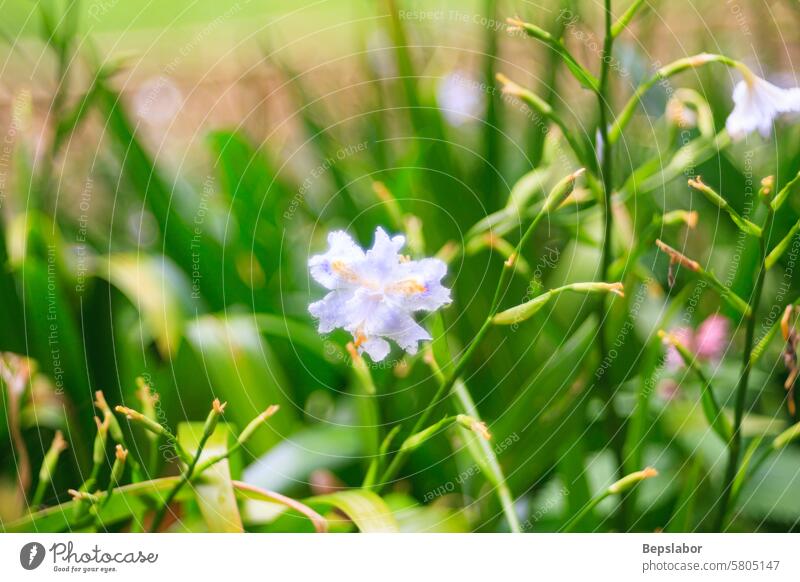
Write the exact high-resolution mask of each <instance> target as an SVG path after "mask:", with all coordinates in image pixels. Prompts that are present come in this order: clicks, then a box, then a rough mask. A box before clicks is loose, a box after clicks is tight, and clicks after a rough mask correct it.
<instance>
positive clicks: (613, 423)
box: [597, 0, 627, 530]
mask: <svg viewBox="0 0 800 582" xmlns="http://www.w3.org/2000/svg"><path fill="white" fill-rule="evenodd" d="M612 18H613V16H612V13H611V0H605V40H604V42H603V54H602V59H601V61H602V63H601V69H600V85H599V88H598V91H597V105H598V110H599V118H600V128H599V132H600V141H601V142H602V143H601V144H600V147H601V150H600V151H601V154H600V155H601V158H602V159H601V160H600V178H601V182H602V192H603V247H602V250H601V257H600V280H601V281H605V280H606V279H607V278H608V270H609V267H610V265H611V253H612V246H611V243H612V238H611V236H612V229H613V223H612V208H611V195H612V192H613V188H614V182H613V177H612V172H613V164H612V161H613V160H612V155H613V147H612V143H611V140H610V139H609V135H608V115H609V109H610V107H611V101H610V95H609V86H608V84H609V73H610V63H611V53H612V50H613V45H614V35H613V33H612V30H611V28H612ZM606 317H607V309H606V298H605V297H601V298H600V301H599V302H598V330H597V336H598V347H599V349H600V359H601V361H602V359H603V358H605V356H606V353H607V351H608V345H607V342H606V333H605V327H606V325H605V320H606ZM598 389H599V391H600V393H601V394H602V396H603V398H604V399H605V413H606V414H605V422H606V434H607V438H608V439H609V444H610V445H611V448H612V450H613V451H614V457H615V460H616V465H617V471H618V474H619V475H620V476H621V475H622V474H623V471H624V461H625V453H624V446H625V443H624V438H623V433H622V419H621V418H619V416H618V415H617V413H616V410H615V409H614V386H613V383H612V382H610V381H609V376H608V375H607V374H603V375H601V376H600V378H599V379H598ZM626 509H627V503H625V499H624V498H623V501H622V505H621V507H620V511H619V513H618V519H619V525H620V529H621V530H623V529H624V527H625V523H626V520H627V518H626V513H627V511H626Z"/></svg>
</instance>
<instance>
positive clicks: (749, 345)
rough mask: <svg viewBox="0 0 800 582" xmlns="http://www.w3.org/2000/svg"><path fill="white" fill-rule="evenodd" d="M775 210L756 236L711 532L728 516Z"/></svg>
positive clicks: (771, 211)
mask: <svg viewBox="0 0 800 582" xmlns="http://www.w3.org/2000/svg"><path fill="white" fill-rule="evenodd" d="M774 217H775V211H774V210H773V209H772V206H771V205H767V218H766V219H765V221H764V227H763V229H762V232H763V233H764V235H763V236H762V237H761V238H759V239H758V244H759V251H760V252H759V264H758V273H757V274H756V281H755V284H754V286H753V293H752V295H751V297H750V310H751V315H750V317H749V318H748V319H747V328H746V329H745V339H744V350H743V351H742V373H741V375H740V376H739V382H738V383H737V385H736V402H735V407H734V411H733V431H732V434H731V439H730V441H729V442H728V466H727V469H726V471H725V480H724V481H723V484H722V492H721V493H720V501H719V513H718V514H717V518H716V523H715V526H714V531H722V529H723V528H724V527H725V522H726V520H727V517H728V510H729V508H730V507H729V506H730V501H731V494H732V492H733V483H734V481H735V479H736V473H737V472H738V469H739V457H740V455H741V451H742V418H743V417H744V405H745V401H746V399H747V386H748V384H749V382H750V372H751V370H752V369H753V357H752V352H753V347H754V344H755V341H754V338H755V331H756V314H757V313H758V305H759V303H760V301H761V294H762V292H763V290H764V279H765V275H766V271H767V267H766V259H767V249H768V248H769V247H768V239H769V233H770V231H771V230H772V221H773V219H774Z"/></svg>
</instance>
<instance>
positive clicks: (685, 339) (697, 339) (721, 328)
mask: <svg viewBox="0 0 800 582" xmlns="http://www.w3.org/2000/svg"><path fill="white" fill-rule="evenodd" d="M672 335H673V336H674V337H675V338H676V339H677V340H678V341H679V342H680V343H681V344H682V345H684V346H685V347H686V349H688V350H689V351H690V352H692V353H694V354H695V355H696V356H697V358H698V359H700V360H706V361H711V362H716V361H719V360H720V359H722V355H723V354H724V353H725V349H726V348H727V347H728V342H729V341H730V324H729V322H728V320H727V319H726V318H725V317H723V316H722V315H716V314H715V315H712V316H710V317H707V318H706V319H705V321H703V323H701V324H700V326H699V327H698V328H697V330H692V329H691V328H690V327H679V328H677V329H675V330H673V331H672ZM666 365H667V368H669V369H670V370H677V369H679V368H682V367H683V358H681V356H680V354H679V353H678V350H676V349H675V347H674V346H671V345H670V346H669V347H668V348H667V362H666Z"/></svg>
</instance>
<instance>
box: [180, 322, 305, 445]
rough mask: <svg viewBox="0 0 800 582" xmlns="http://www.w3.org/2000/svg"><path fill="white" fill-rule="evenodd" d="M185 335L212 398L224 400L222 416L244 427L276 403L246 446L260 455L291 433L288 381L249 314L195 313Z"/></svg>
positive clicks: (290, 402)
mask: <svg viewBox="0 0 800 582" xmlns="http://www.w3.org/2000/svg"><path fill="white" fill-rule="evenodd" d="M186 339H187V342H188V344H189V345H190V346H191V348H192V350H193V351H194V352H195V354H196V356H197V358H198V361H199V362H201V363H202V366H203V367H204V373H205V374H207V377H208V379H209V380H210V382H211V387H212V390H213V393H214V396H216V397H218V398H219V399H220V400H224V401H227V402H228V405H229V407H228V409H227V412H226V416H227V417H229V418H231V419H232V420H233V422H235V424H236V425H237V426H246V425H247V424H248V423H249V422H250V420H252V419H253V418H254V417H255V416H256V415H258V414H260V413H261V412H263V411H264V410H266V408H267V407H268V406H270V405H272V404H278V405H280V406H281V409H282V410H281V414H279V415H276V416H275V418H274V419H273V421H271V422H270V424H269V426H268V427H267V428H266V429H265V430H260V431H258V432H256V434H254V435H253V437H252V439H251V440H250V441H248V444H247V448H248V450H251V452H253V453H254V454H256V455H258V454H261V453H263V452H264V451H266V450H267V449H268V448H270V447H271V446H273V445H274V444H276V443H278V442H280V441H281V440H282V439H283V438H285V436H286V435H287V434H289V433H290V432H291V430H292V426H293V424H294V415H293V411H294V410H295V406H294V404H293V402H292V400H291V389H290V384H289V382H288V380H287V378H286V375H285V373H284V371H283V369H282V367H281V365H280V362H279V361H278V359H277V358H276V357H275V356H274V354H273V352H272V350H271V349H270V347H269V344H268V343H267V342H266V341H265V340H264V339H263V338H262V337H261V334H260V333H259V330H258V326H257V325H256V322H255V321H254V320H253V318H252V316H246V315H241V316H236V315H229V316H227V317H224V316H217V315H206V316H203V317H199V318H197V319H195V320H193V321H191V322H189V323H188V324H187V328H186Z"/></svg>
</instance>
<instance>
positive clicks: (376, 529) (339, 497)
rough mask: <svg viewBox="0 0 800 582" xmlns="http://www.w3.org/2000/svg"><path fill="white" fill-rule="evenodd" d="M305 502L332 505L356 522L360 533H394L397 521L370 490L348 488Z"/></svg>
mask: <svg viewBox="0 0 800 582" xmlns="http://www.w3.org/2000/svg"><path fill="white" fill-rule="evenodd" d="M305 503H307V504H309V505H311V506H316V505H332V506H333V507H335V508H336V509H338V510H339V511H341V512H342V513H344V514H345V515H346V516H347V517H348V518H350V520H351V521H352V522H353V523H355V524H356V527H358V529H359V531H361V532H362V533H395V532H397V531H399V528H398V526H397V521H396V520H395V518H394V514H392V510H391V509H389V506H388V505H386V502H385V501H384V500H383V499H381V498H380V497H379V496H378V495H376V494H375V493H373V492H372V491H367V490H364V489H349V490H347V491H337V492H336V493H331V494H329V495H319V496H317V497H312V498H310V499H307V500H306V501H305Z"/></svg>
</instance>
